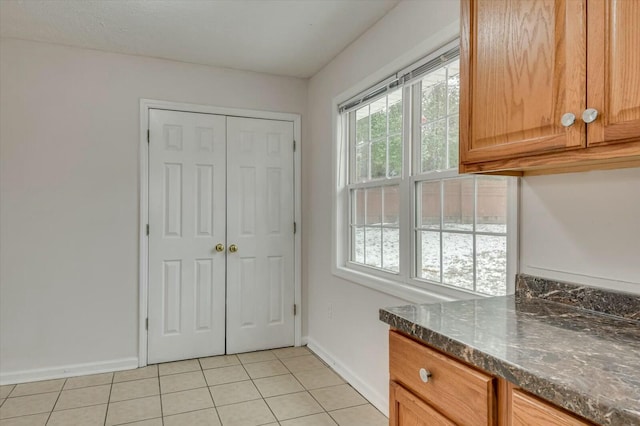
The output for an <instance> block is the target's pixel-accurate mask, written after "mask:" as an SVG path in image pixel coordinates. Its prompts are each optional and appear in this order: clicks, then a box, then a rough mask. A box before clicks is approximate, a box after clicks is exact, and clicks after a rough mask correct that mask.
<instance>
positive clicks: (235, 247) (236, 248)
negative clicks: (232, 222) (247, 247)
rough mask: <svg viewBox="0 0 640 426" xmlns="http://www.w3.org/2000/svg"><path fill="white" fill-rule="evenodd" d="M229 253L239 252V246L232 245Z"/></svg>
mask: <svg viewBox="0 0 640 426" xmlns="http://www.w3.org/2000/svg"><path fill="white" fill-rule="evenodd" d="M229 251H230V252H231V253H235V252H237V251H238V246H237V245H235V244H231V245H230V246H229Z"/></svg>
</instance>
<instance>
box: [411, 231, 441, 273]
mask: <svg viewBox="0 0 640 426" xmlns="http://www.w3.org/2000/svg"><path fill="white" fill-rule="evenodd" d="M416 242H417V243H418V247H420V253H419V256H420V258H419V259H418V262H417V264H418V271H417V275H418V276H419V277H420V278H424V279H427V280H432V281H437V282H440V233H439V232H431V231H419V232H418V233H417V235H416Z"/></svg>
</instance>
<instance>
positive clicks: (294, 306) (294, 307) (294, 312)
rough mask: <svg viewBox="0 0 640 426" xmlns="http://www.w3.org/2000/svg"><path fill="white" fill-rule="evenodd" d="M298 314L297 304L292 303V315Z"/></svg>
mask: <svg viewBox="0 0 640 426" xmlns="http://www.w3.org/2000/svg"><path fill="white" fill-rule="evenodd" d="M297 314H298V305H296V304H294V305H293V316H294V317H295V316H296V315H297Z"/></svg>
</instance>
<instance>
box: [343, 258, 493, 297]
mask: <svg viewBox="0 0 640 426" xmlns="http://www.w3.org/2000/svg"><path fill="white" fill-rule="evenodd" d="M333 275H335V276H337V277H339V278H342V279H343V280H346V281H350V282H352V283H355V284H358V285H361V286H363V287H366V288H369V289H371V290H375V291H378V292H380V293H384V294H387V295H389V296H393V297H397V298H399V299H402V300H405V301H407V302H409V303H416V304H422V303H439V302H451V301H454V300H468V299H478V298H484V297H487V296H484V295H481V294H474V293H469V292H466V291H464V290H456V289H454V288H451V287H444V286H439V285H436V284H429V283H424V284H423V285H424V288H422V287H417V286H415V285H412V284H408V283H406V282H403V281H401V278H399V279H398V280H394V279H389V278H384V277H381V276H377V275H373V274H369V273H366V272H363V271H360V270H356V269H355V268H350V267H348V266H334V268H333Z"/></svg>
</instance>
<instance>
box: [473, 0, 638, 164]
mask: <svg viewBox="0 0 640 426" xmlns="http://www.w3.org/2000/svg"><path fill="white" fill-rule="evenodd" d="M461 5H462V10H461V22H462V26H461V36H460V37H461V41H460V172H463V173H464V172H499V173H506V172H514V171H517V172H522V171H525V172H527V173H529V172H531V173H538V172H540V171H542V173H545V172H546V173H548V172H554V171H578V170H581V169H582V170H584V169H590V168H603V167H607V168H613V167H629V166H640V48H639V46H640V1H638V0H631V1H629V0H462V1H461ZM587 108H593V109H595V110H597V111H598V116H597V118H596V119H595V120H594V121H593V122H591V123H589V124H586V123H585V121H583V112H584V111H585V110H586V109H587ZM565 114H573V115H574V116H575V121H574V122H573V124H572V125H568V126H565V125H563V120H562V118H563V115H565ZM566 124H568V123H566ZM563 169H566V170H563ZM545 170H546V171H545Z"/></svg>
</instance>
